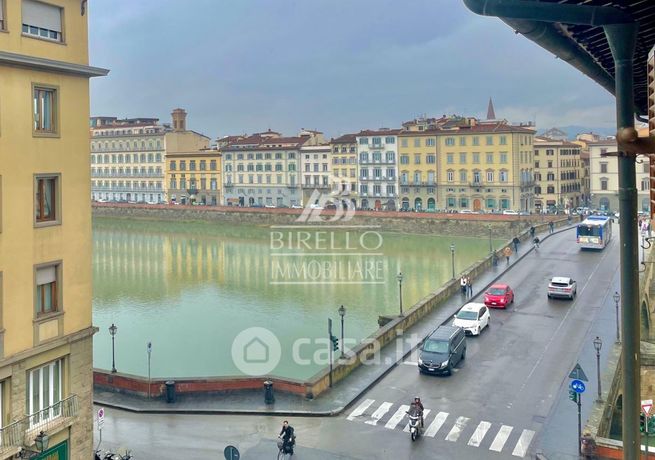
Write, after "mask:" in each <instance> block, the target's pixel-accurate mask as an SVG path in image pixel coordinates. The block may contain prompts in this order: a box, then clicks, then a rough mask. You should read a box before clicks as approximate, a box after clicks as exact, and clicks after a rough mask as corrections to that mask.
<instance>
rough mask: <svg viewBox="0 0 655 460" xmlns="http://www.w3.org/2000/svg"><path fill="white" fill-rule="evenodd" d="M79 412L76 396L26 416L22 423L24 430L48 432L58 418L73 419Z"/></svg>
mask: <svg viewBox="0 0 655 460" xmlns="http://www.w3.org/2000/svg"><path fill="white" fill-rule="evenodd" d="M78 411H79V403H78V398H77V395H72V396H69V397H68V398H66V399H62V400H61V401H59V402H56V403H54V404H53V405H51V406H48V407H46V408H45V409H42V410H40V411H38V412H35V413H33V414H30V415H28V416H26V417H25V418H24V419H23V420H22V422H23V424H24V427H25V430H40V431H45V432H47V431H49V429H50V428H51V426H52V425H53V424H54V423H56V422H57V421H58V419H60V418H62V417H63V418H69V417H75V416H76V415H77V413H78Z"/></svg>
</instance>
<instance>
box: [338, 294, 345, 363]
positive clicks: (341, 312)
mask: <svg viewBox="0 0 655 460" xmlns="http://www.w3.org/2000/svg"><path fill="white" fill-rule="evenodd" d="M339 316H341V358H340V359H344V358H345V357H346V354H345V353H344V346H345V345H344V343H343V317H344V316H346V307H344V306H343V305H341V306H340V307H339Z"/></svg>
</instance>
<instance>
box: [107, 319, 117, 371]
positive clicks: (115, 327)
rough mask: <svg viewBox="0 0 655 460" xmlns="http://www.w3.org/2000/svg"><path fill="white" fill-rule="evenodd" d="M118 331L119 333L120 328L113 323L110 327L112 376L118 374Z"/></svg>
mask: <svg viewBox="0 0 655 460" xmlns="http://www.w3.org/2000/svg"><path fill="white" fill-rule="evenodd" d="M117 331H118V326H116V325H115V324H114V323H111V326H109V333H110V334H111V373H112V374H115V373H116V359H115V355H114V337H115V336H116V332H117Z"/></svg>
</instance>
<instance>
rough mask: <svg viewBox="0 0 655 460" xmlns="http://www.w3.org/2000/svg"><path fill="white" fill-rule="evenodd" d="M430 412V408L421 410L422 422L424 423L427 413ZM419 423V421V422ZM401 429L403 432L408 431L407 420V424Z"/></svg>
mask: <svg viewBox="0 0 655 460" xmlns="http://www.w3.org/2000/svg"><path fill="white" fill-rule="evenodd" d="M429 413H430V409H425V410H424V411H423V423H425V419H426V418H428V414H429ZM419 423H420V422H419ZM403 431H404V432H405V433H409V422H407V425H405V428H403Z"/></svg>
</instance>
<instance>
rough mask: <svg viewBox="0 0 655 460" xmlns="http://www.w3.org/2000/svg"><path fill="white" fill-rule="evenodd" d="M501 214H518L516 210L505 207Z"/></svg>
mask: <svg viewBox="0 0 655 460" xmlns="http://www.w3.org/2000/svg"><path fill="white" fill-rule="evenodd" d="M503 214H505V215H506V216H518V215H519V213H518V211H513V210H511V209H505V210H504V211H503Z"/></svg>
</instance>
